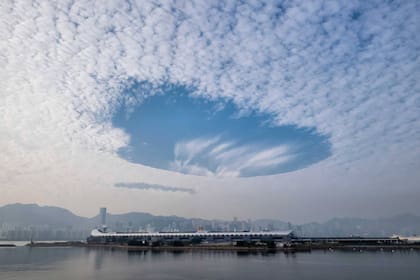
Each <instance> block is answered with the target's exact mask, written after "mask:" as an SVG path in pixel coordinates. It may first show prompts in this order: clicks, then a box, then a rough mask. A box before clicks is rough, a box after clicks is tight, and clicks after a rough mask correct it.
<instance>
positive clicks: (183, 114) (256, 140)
mask: <svg viewBox="0 0 420 280" xmlns="http://www.w3.org/2000/svg"><path fill="white" fill-rule="evenodd" d="M147 91H149V92H152V91H153V92H157V93H156V94H155V95H150V94H149V96H148V97H145V98H144V99H142V100H140V102H138V101H139V100H138V99H136V101H137V102H138V104H137V105H134V106H133V102H132V101H131V102H128V103H131V105H127V104H128V103H127V102H126V103H127V104H126V105H123V106H121V108H120V109H119V110H118V111H117V112H116V114H115V115H114V119H113V124H114V125H115V126H116V127H119V128H122V129H124V131H125V132H126V133H128V134H129V135H130V137H131V140H130V145H129V146H128V147H126V148H123V149H120V150H119V155H120V156H121V157H122V158H124V159H126V160H129V161H131V162H135V163H140V164H143V165H147V166H151V167H155V168H159V169H166V170H172V171H177V172H181V173H185V174H194V175H204V176H233V177H250V176H261V175H271V174H277V173H284V172H289V171H293V170H297V169H301V168H304V167H306V166H308V165H311V164H314V163H316V162H319V161H321V160H323V159H325V158H327V157H328V156H329V155H330V153H331V152H330V143H329V141H328V139H327V137H326V136H322V135H319V134H317V133H316V132H315V130H314V129H309V128H298V127H295V126H275V125H273V123H272V122H271V121H270V117H269V116H268V115H261V114H258V113H256V112H248V113H246V114H244V113H243V112H241V113H240V114H239V111H238V110H237V108H236V107H235V106H234V105H233V104H231V103H230V102H226V101H224V100H216V101H214V100H207V99H204V98H201V97H196V96H193V95H192V89H189V88H186V87H183V86H174V85H165V86H162V87H159V88H158V89H156V88H153V87H152V86H151V85H150V84H147V83H146V84H139V83H134V85H133V86H131V88H130V89H129V90H127V95H126V96H129V97H135V96H144V93H145V92H147ZM129 99H130V98H129Z"/></svg>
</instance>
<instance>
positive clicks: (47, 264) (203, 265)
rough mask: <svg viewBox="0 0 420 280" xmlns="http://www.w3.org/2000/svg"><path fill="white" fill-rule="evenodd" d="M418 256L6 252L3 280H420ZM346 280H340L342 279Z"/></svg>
mask: <svg viewBox="0 0 420 280" xmlns="http://www.w3.org/2000/svg"><path fill="white" fill-rule="evenodd" d="M419 263H420V252H419V251H409V250H407V251H398V252H393V253H392V252H338V251H334V252H330V251H313V252H311V253H300V252H299V253H287V254H285V253H282V252H280V253H279V252H277V253H276V252H274V251H262V252H259V251H223V250H220V251H206V250H171V251H165V250H150V251H144V250H140V251H124V250H110V249H100V248H99V249H98V248H95V249H92V248H26V247H19V248H2V249H0V279H2V280H6V279H34V280H41V279H42V280H48V279H60V280H66V279H72V280H73V279H101V280H111V279H112V280H114V279H244V280H247V279H273V277H274V276H275V277H274V278H276V279H279V278H281V279H329V278H332V279H336V278H337V275H340V277H339V278H340V279H373V278H375V279H417V278H418V275H420V266H419V265H418V264H419ZM341 276H342V277H341Z"/></svg>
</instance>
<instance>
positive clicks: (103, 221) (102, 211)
mask: <svg viewBox="0 0 420 280" xmlns="http://www.w3.org/2000/svg"><path fill="white" fill-rule="evenodd" d="M99 216H100V217H101V228H102V229H103V230H104V231H106V208H105V207H101V208H100V210H99Z"/></svg>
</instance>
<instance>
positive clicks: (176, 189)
mask: <svg viewBox="0 0 420 280" xmlns="http://www.w3.org/2000/svg"><path fill="white" fill-rule="evenodd" d="M114 186H115V187H117V188H127V189H138V190H156V191H163V192H185V193H189V194H195V190H194V189H190V188H180V187H169V186H163V185H157V184H146V183H141V182H137V183H116V184H115V185H114Z"/></svg>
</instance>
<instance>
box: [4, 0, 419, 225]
mask: <svg viewBox="0 0 420 280" xmlns="http://www.w3.org/2000/svg"><path fill="white" fill-rule="evenodd" d="M419 10H420V9H419V3H418V2H417V1H409V0H408V1H379V0H378V1H376V0H375V1H374V0H372V1H344V0H342V1H322V0H319V1H312V2H308V1H304V0H296V1H271V2H270V1H267V2H258V1H192V2H187V1H185V2H183V1H176V2H167V1H140V2H137V1H125V2H121V1H111V2H107V3H104V2H101V1H99V2H97V1H91V0H87V1H84V2H80V1H76V2H74V1H67V0H63V1H58V2H57V3H55V2H52V1H42V3H35V2H34V3H33V4H32V5H28V3H27V2H24V1H19V0H18V1H14V2H7V3H6V2H5V3H2V4H1V8H0V18H1V22H2V26H3V28H1V29H0V64H1V65H2V67H0V205H6V204H9V203H15V202H22V203H33V202H35V203H38V204H40V205H54V206H60V207H64V208H67V209H70V210H72V211H73V212H74V213H76V214H78V215H82V216H92V215H94V214H96V213H97V211H98V209H99V207H102V206H104V205H106V206H107V207H108V209H112V212H113V213H124V212H130V211H139V212H150V213H153V214H156V215H173V214H175V215H178V216H184V217H202V218H208V219H230V218H231V217H233V216H236V217H240V218H245V219H248V218H250V219H257V218H262V217H266V218H280V219H281V218H282V217H287V219H288V220H291V221H293V222H294V223H304V222H310V221H314V220H316V221H325V220H327V219H329V218H331V217H366V218H377V217H384V216H392V215H396V214H400V213H405V212H407V213H414V214H419V213H420V203H419V201H420V184H419V182H420V173H419V172H418V170H420V78H419V77H420V61H419V60H420V58H419V57H420V56H419V49H420V39H419V35H418V34H419V32H418V29H419V28H418V27H419V26H420V23H419V17H418V11H419Z"/></svg>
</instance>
